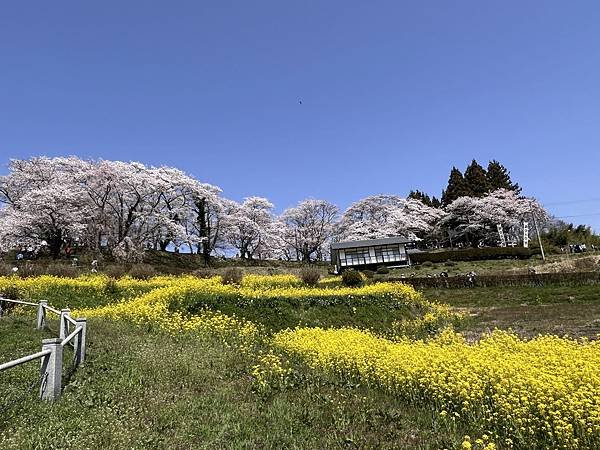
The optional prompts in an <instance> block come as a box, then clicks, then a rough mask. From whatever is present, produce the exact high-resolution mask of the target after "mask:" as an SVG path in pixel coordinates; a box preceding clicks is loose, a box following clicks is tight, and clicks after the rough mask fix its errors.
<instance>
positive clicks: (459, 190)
mask: <svg viewBox="0 0 600 450" xmlns="http://www.w3.org/2000/svg"><path fill="white" fill-rule="evenodd" d="M466 195H471V193H470V190H469V188H468V186H467V185H466V183H465V179H464V178H463V175H462V173H461V171H460V170H458V169H457V168H456V167H452V170H451V171H450V178H449V179H448V187H446V189H445V190H444V191H442V205H444V206H446V205H449V204H450V203H452V202H453V201H454V200H456V199H457V198H458V197H464V196H466Z"/></svg>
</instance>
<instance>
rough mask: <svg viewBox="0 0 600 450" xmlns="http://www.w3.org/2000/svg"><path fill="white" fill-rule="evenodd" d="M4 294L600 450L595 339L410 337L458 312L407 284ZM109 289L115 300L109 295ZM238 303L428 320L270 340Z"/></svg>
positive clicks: (59, 286) (87, 288)
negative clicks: (216, 345) (233, 310)
mask: <svg viewBox="0 0 600 450" xmlns="http://www.w3.org/2000/svg"><path fill="white" fill-rule="evenodd" d="M7 287H8V288H10V289H15V290H17V291H18V292H19V293H20V294H23V295H25V296H26V297H27V298H32V299H39V298H42V297H43V296H44V295H47V294H48V293H57V292H58V293H60V292H65V293H66V294H65V295H67V294H68V296H71V297H72V298H73V299H77V296H78V295H82V296H87V297H86V298H88V300H87V303H84V305H86V306H87V305H88V304H89V303H90V302H91V303H92V304H93V303H94V302H97V305H99V306H90V307H85V308H79V309H78V310H75V311H73V314H74V315H81V316H86V317H89V318H93V317H104V318H108V319H114V320H127V321H129V322H132V323H134V324H137V325H140V326H155V327H158V328H160V329H163V330H165V331H167V332H169V333H181V332H195V333H202V334H206V335H212V336H217V337H219V338H221V339H222V340H223V341H224V342H227V343H228V344H232V345H235V346H236V348H239V349H240V350H241V351H243V352H245V353H246V354H248V355H250V356H251V357H253V358H254V359H255V361H256V365H255V367H254V369H253V371H252V375H253V376H254V378H255V379H256V381H257V383H258V384H259V386H261V385H262V387H265V386H266V385H267V384H268V383H269V382H273V383H278V384H279V385H281V386H285V384H286V383H285V381H286V378H287V377H288V376H290V374H291V370H290V364H300V365H302V366H308V368H309V369H310V370H312V371H313V372H314V373H315V374H317V375H319V374H327V376H333V377H336V378H338V379H343V380H357V381H359V382H360V383H361V384H368V385H369V386H371V387H373V388H374V389H384V390H386V391H387V392H389V393H390V394H391V395H394V396H397V397H398V398H400V399H403V400H404V401H408V402H413V403H416V404H420V405H425V406H426V407H432V408H434V409H435V410H436V411H437V412H438V414H439V417H440V420H441V421H456V420H458V421H461V422H463V423H472V424H477V427H478V428H479V429H483V430H489V435H490V438H491V439H492V440H493V442H495V443H497V444H498V446H499V448H564V449H596V448H600V343H599V342H596V341H585V340H579V341H576V340H571V339H567V338H559V337H555V336H539V337H537V338H535V339H532V340H529V341H524V340H521V339H520V338H518V337H517V336H516V335H513V334H510V333H507V332H500V331H496V332H494V333H493V334H492V335H490V336H486V337H483V338H482V339H481V340H480V341H479V342H477V343H467V342H465V340H464V339H463V337H462V336H461V335H460V334H458V333H455V332H453V331H450V330H446V331H444V332H442V333H440V334H439V335H438V336H437V337H435V338H433V339H429V340H414V339H409V338H407V337H403V335H404V334H409V335H410V334H411V333H413V332H414V331H415V330H426V331H428V332H431V331H436V330H438V329H439V326H440V324H442V323H444V322H443V321H444V320H447V319H451V318H453V317H456V316H457V313H456V312H455V311H453V310H452V308H450V307H449V306H447V305H441V304H437V303H431V302H428V301H426V300H425V299H424V298H423V296H422V295H421V294H419V293H418V292H416V291H415V290H414V289H413V288H411V287H409V286H406V285H403V284H400V283H377V284H370V285H365V286H363V287H359V288H347V287H341V286H339V285H338V284H337V283H335V282H331V281H326V282H324V283H321V284H320V285H318V286H317V287H307V286H304V285H303V284H302V283H301V282H299V281H298V279H297V278H295V277H292V276H287V275H280V276H270V277H269V276H258V275H253V276H247V277H245V278H244V280H243V282H242V284H241V285H240V286H236V285H223V284H222V283H221V279H220V278H219V277H214V278H209V279H201V278H196V277H191V276H183V277H156V278H153V279H151V280H147V281H141V280H134V279H131V278H124V279H121V280H116V281H115V280H108V279H107V278H106V277H102V276H93V277H92V276H91V277H81V278H77V279H65V278H57V277H38V278H28V279H20V278H16V277H4V278H2V277H0V290H4V289H6V288H7ZM111 289H112V290H113V291H115V292H116V293H117V294H116V297H115V296H114V295H113V296H112V297H110V296H109V295H108V294H107V292H109V290H111ZM71 297H70V298H71ZM57 298H58V297H57ZM198 298H202V299H205V300H206V299H208V300H210V302H209V303H210V305H213V306H211V307H210V308H209V307H204V308H202V309H201V310H200V311H199V312H198V313H196V314H187V313H184V312H183V311H182V310H179V309H178V306H179V305H183V304H185V302H186V301H195V300H196V299H198ZM232 298H233V299H234V300H235V301H236V302H241V303H242V304H243V306H244V307H250V308H251V307H252V305H258V304H261V302H263V303H264V302H277V301H279V300H285V299H293V300H294V302H298V304H302V302H314V303H316V304H318V305H319V306H320V307H325V308H326V307H327V306H328V305H330V304H335V303H334V302H339V301H340V299H344V301H347V302H350V303H349V305H350V306H351V305H352V303H351V302H353V301H357V302H358V301H361V302H365V301H366V302H387V303H386V304H391V305H392V307H395V306H394V305H398V307H401V306H407V305H408V306H410V307H411V308H413V309H414V310H415V311H418V312H419V314H420V315H418V316H417V317H416V318H415V319H414V320H410V321H400V322H398V323H396V322H394V323H392V330H390V333H389V335H387V334H386V337H384V336H382V335H376V334H375V333H374V332H371V331H369V330H364V329H363V330H360V329H356V328H337V329H334V328H331V329H322V328H296V329H293V330H292V329H288V330H285V331H281V332H279V333H276V334H274V335H269V334H268V333H266V332H265V331H264V329H263V328H262V327H261V326H260V325H257V324H255V323H253V322H251V321H249V320H246V319H244V318H242V317H236V316H233V315H226V314H223V313H221V312H220V311H219V308H218V305H219V304H220V302H222V301H225V300H226V299H232ZM328 302H329V303H328ZM294 304H295V303H294ZM257 343H260V349H258V347H257V345H256V344H257ZM257 349H258V350H257ZM253 352H254V353H253ZM486 439H487V437H486ZM480 441H481V439H475V440H473V441H471V440H470V438H469V439H465V442H464V443H463V447H464V448H486V449H491V448H495V447H494V446H495V444H494V443H492V441H487V440H484V441H481V442H480Z"/></svg>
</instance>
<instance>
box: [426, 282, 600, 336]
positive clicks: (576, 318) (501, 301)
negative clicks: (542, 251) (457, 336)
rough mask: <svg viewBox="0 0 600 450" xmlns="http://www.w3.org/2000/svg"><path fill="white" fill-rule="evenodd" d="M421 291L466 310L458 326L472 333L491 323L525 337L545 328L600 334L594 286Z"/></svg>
mask: <svg viewBox="0 0 600 450" xmlns="http://www.w3.org/2000/svg"><path fill="white" fill-rule="evenodd" d="M424 294H425V297H426V298H428V299H430V300H437V301H440V302H442V303H447V304H450V305H452V306H454V307H458V308H461V309H464V310H465V311H467V312H468V313H470V315H471V317H470V319H469V320H467V321H465V323H464V324H463V325H462V327H461V331H463V332H465V333H467V334H468V335H470V336H471V337H474V338H476V337H478V336H479V335H480V334H481V333H482V332H488V331H491V330H493V329H494V328H500V329H505V330H506V329H511V330H513V331H515V332H517V333H518V334H519V335H521V336H523V337H531V336H535V335H537V334H547V333H549V334H556V335H559V336H564V335H568V336H571V337H588V338H592V339H597V338H598V335H599V333H600V288H599V287H598V285H582V286H551V285H550V286H539V287H532V286H505V287H489V288H472V289H427V290H425V291H424Z"/></svg>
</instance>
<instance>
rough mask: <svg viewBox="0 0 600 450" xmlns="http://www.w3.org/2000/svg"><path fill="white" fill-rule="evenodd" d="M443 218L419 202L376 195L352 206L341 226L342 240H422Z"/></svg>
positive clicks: (339, 227)
mask: <svg viewBox="0 0 600 450" xmlns="http://www.w3.org/2000/svg"><path fill="white" fill-rule="evenodd" d="M443 216H444V212H443V211H442V210H440V209H438V208H433V207H430V206H427V205H425V204H424V203H423V202H421V201H420V200H416V199H412V198H409V199H404V198H401V197H398V196H396V195H374V196H371V197H367V198H364V199H362V200H359V201H357V202H355V203H353V204H352V205H351V206H350V207H349V208H348V209H347V210H346V212H344V214H343V216H342V219H341V221H340V223H339V226H338V230H339V239H340V240H361V239H378V238H385V237H393V236H404V237H407V238H412V239H420V238H422V237H423V236H425V235H426V234H427V233H429V232H431V231H432V230H433V227H434V226H435V224H436V223H437V222H438V221H439V220H440V219H441V218H442V217H443Z"/></svg>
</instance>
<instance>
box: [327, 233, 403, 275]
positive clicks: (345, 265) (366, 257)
mask: <svg viewBox="0 0 600 450" xmlns="http://www.w3.org/2000/svg"><path fill="white" fill-rule="evenodd" d="M414 247H415V242H414V241H412V240H410V239H406V238H403V237H391V238H383V239H370V240H365V241H347V242H336V243H334V244H331V264H332V265H333V266H334V270H335V272H336V273H339V272H342V271H343V270H344V269H349V268H352V269H358V270H364V269H371V270H375V269H376V268H377V267H379V266H388V267H404V266H409V265H410V256H409V253H410V251H411V250H412V249H414Z"/></svg>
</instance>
